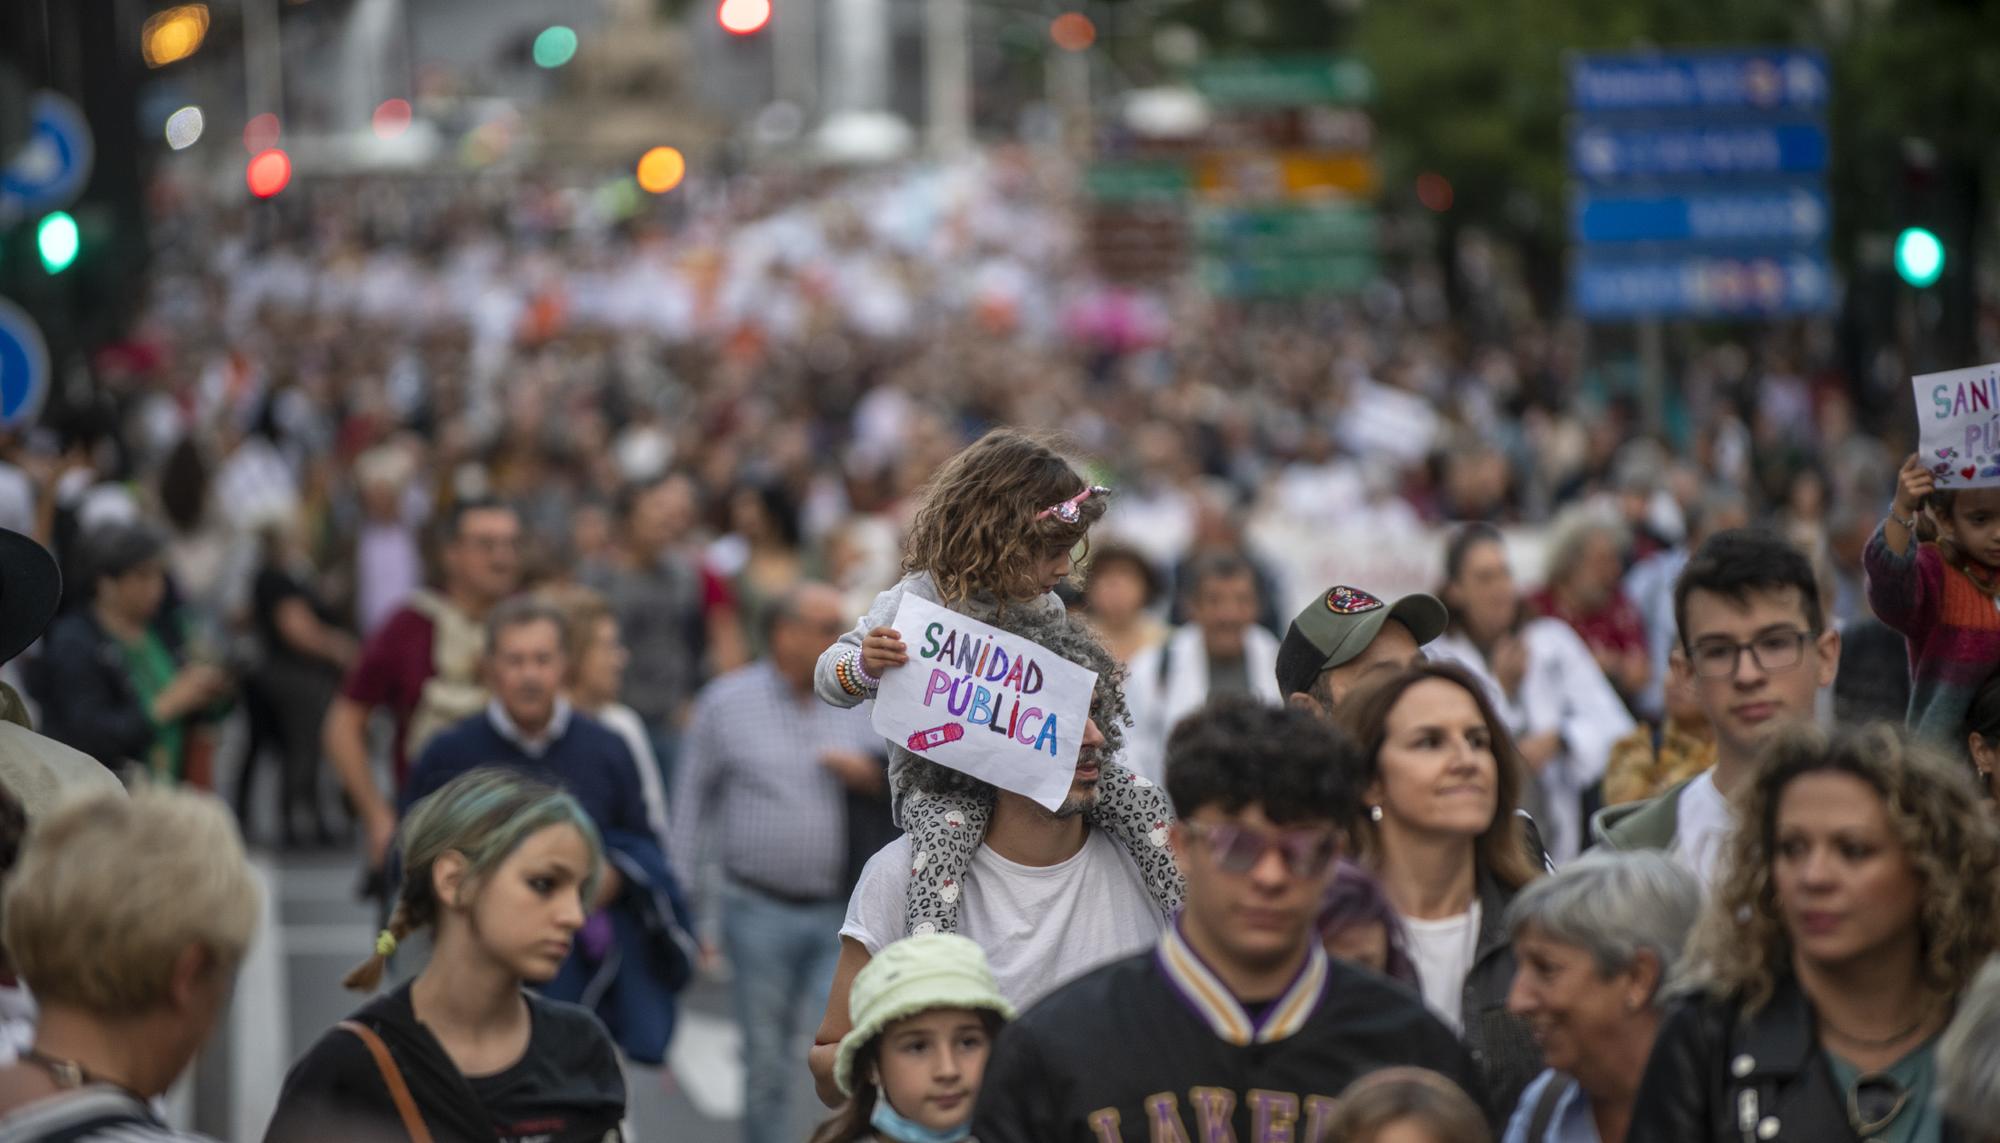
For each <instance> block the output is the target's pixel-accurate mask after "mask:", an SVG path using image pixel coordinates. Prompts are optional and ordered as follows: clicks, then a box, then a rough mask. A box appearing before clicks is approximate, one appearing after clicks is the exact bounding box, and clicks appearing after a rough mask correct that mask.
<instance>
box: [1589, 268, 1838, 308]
mask: <svg viewBox="0 0 2000 1143" xmlns="http://www.w3.org/2000/svg"><path fill="white" fill-rule="evenodd" d="M1570 281H1571V289H1572V291H1573V295H1574V297H1573V300H1574V302H1575V305H1576V309H1577V311H1578V312H1579V313H1581V314H1583V315H1584V316H1585V317H1589V318H1649V317H1765V316H1770V315H1776V314H1805V313H1822V312H1825V311H1826V310H1829V309H1832V308H1833V305H1834V302H1835V300H1836V299H1835V297H1834V279H1833V270H1832V267H1830V266H1829V265H1828V263H1827V260H1826V257H1825V255H1823V254H1820V253H1817V252H1813V253H1807V252H1800V253H1795V254H1779V255H1773V256H1771V257H1763V258H1730V257H1721V256H1716V255H1705V254H1693V255H1681V256H1673V257H1661V258H1614V257H1607V256H1603V255H1600V254H1596V253H1594V252H1593V253H1586V254H1585V255H1584V256H1583V257H1582V258H1580V259H1579V260H1578V262H1577V265H1576V267H1575V272H1574V273H1573V274H1572V275H1571V278H1570Z"/></svg>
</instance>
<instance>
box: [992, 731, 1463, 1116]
mask: <svg viewBox="0 0 2000 1143" xmlns="http://www.w3.org/2000/svg"><path fill="white" fill-rule="evenodd" d="M1361 770H1362V766H1361V759H1360V757H1359V756H1358V752H1357V751H1356V749H1355V748H1354V746H1353V745H1352V743H1350V742H1349V741H1348V740H1347V739H1346V737H1345V736H1344V735H1341V734H1339V733H1338V732H1336V731H1333V730H1330V729H1329V728H1328V727H1327V725H1326V724H1325V723H1324V722H1323V721H1321V720H1320V719H1318V718H1316V717H1314V716H1313V715H1311V714H1309V713H1307V712H1305V711H1302V710H1299V709H1296V708H1272V707H1265V706H1261V705H1256V704H1250V703H1245V702H1243V701H1241V700H1238V701H1234V702H1228V703H1222V704H1216V705H1211V706H1209V707H1207V708H1205V709H1203V710H1202V711H1200V712H1198V713H1196V714H1194V715H1192V716H1190V717H1189V718H1188V719H1187V720H1186V721H1184V722H1182V723H1181V724H1180V725H1179V726H1178V727H1176V728H1175V730H1174V733H1173V736H1172V737H1171V738H1170V739H1169V740H1168V743H1167V791H1168V793H1169V794H1170V795H1171V796H1172V798H1173V800H1174V804H1175V805H1176V806H1178V807H1179V808H1180V811H1181V814H1182V817H1181V821H1180V822H1179V823H1178V824H1177V825H1176V826H1175V827H1174V828H1173V835H1172V836H1173V846H1174V854H1175V859H1176V861H1177V863H1178V864H1179V866H1180V868H1181V872H1182V874H1183V875H1184V876H1185V877H1186V879H1187V903H1186V907H1185V909H1184V910H1183V911H1182V913H1181V916H1180V918H1179V920H1178V921H1177V922H1176V923H1175V925H1174V926H1173V927H1172V928H1171V929H1169V930H1168V931H1167V933H1166V934H1165V935H1164V936H1163V937H1162V938H1161V940H1160V943H1159V945H1158V946H1157V947H1155V948H1153V949H1150V950H1148V951H1146V952H1143V953H1140V954H1139V955H1137V956H1133V957H1130V958H1128V959H1125V960H1121V961H1117V962H1115V963H1113V964H1110V965H1107V966H1105V967H1103V968H1101V969H1098V970H1097V971H1096V972H1093V973H1090V974H1088V975H1085V976H1083V977H1081V978H1079V979H1078V980H1076V981H1074V982H1072V983H1071V984H1069V985H1067V986H1065V987H1064V988H1061V989H1058V990H1057V991H1056V992H1054V993H1052V994H1051V995H1049V996H1048V997H1047V998H1046V999H1044V1000H1043V1001H1042V1002H1041V1003H1040V1004H1037V1005H1036V1006H1035V1007H1034V1008H1033V1009H1032V1010H1030V1011H1029V1012H1028V1013H1027V1015H1025V1016H1024V1017H1022V1018H1021V1019H1020V1020H1019V1021H1018V1022H1017V1023H1016V1024H1014V1025H1012V1026H1011V1027H1009V1028H1008V1030H1007V1033H1006V1034H1005V1035H1004V1036H1002V1037H1001V1038H1000V1040H999V1042H998V1044H997V1045H996V1046H995V1048H994V1053H993V1056H992V1059H991V1061H990V1062H989V1063H988V1064H987V1066H986V1080H985V1084H984V1086H983V1088H982V1090H981V1094H980V1104H979V1111H978V1114H977V1115H976V1116H975V1118H974V1123H973V1135H974V1137H976V1138H978V1139H979V1140H981V1141H982V1143H1060V1141H1065V1140H1074V1141H1076V1143H1107V1141H1111V1140H1148V1139H1223V1138H1235V1139H1279V1138H1284V1139H1300V1140H1306V1139H1319V1138H1322V1137H1324V1135H1325V1132H1326V1131H1327V1129H1328V1126H1329V1123H1330V1121H1331V1116H1332V1113H1333V1110H1334V1100H1335V1097H1336V1096H1338V1095H1339V1094H1340V1093H1341V1091H1342V1090H1344V1089H1345V1088H1346V1087H1347V1085H1348V1083H1349V1082H1351V1081H1352V1080H1354V1079H1355V1078H1357V1077H1359V1076H1361V1075H1364V1074H1366V1073H1368V1072H1371V1071H1374V1070H1376V1069H1378V1068H1382V1067H1388V1066H1391V1065H1397V1064H1414V1065H1418V1066H1421V1067H1427V1068H1431V1069H1434V1070H1436V1071H1439V1072H1441V1073H1443V1074H1444V1075H1445V1076H1447V1077H1448V1078H1450V1079H1452V1080H1453V1081H1455V1082H1457V1083H1459V1084H1462V1085H1465V1086H1467V1087H1468V1088H1469V1089H1470V1090H1473V1091H1474V1092H1475V1094H1477V1091H1478V1089H1477V1084H1478V1080H1477V1079H1476V1078H1475V1075H1476V1073H1475V1071H1474V1068H1473V1065H1472V1060H1471V1057H1470V1056H1469V1055H1468V1054H1467V1053H1466V1050H1465V1048H1464V1047H1463V1046H1462V1045H1461V1044H1460V1043H1459V1042H1458V1039H1457V1038H1456V1037H1455V1036H1453V1035H1452V1033H1451V1031H1450V1030H1449V1029H1447V1028H1446V1027H1445V1026H1444V1025H1443V1024H1441V1023H1439V1022H1438V1020H1437V1019H1436V1018H1435V1017H1434V1016H1432V1015H1431V1014H1430V1012H1429V1011H1428V1010H1427V1009H1426V1008H1425V1007H1424V1006H1423V1003H1422V1001H1421V1000H1420V999H1419V998H1418V997H1417V996H1416V994H1415V993H1413V992H1410V991H1409V990H1407V989H1405V988H1403V987H1401V986H1399V985H1397V984H1394V983H1392V982H1391V981H1389V980H1388V979H1387V978H1384V977H1380V976H1376V975H1374V974H1372V973H1369V972H1367V971H1366V970H1364V969H1360V968H1355V967H1350V966H1347V965H1344V964H1342V963H1341V962H1339V961H1336V960H1333V959H1331V958H1329V957H1328V956H1327V955H1326V953H1325V952H1324V951H1323V950H1322V949H1321V948H1320V945H1319V942H1318V940H1317V939H1316V937H1315V932H1314V928H1313V918H1314V915H1315V913H1316V911H1317V909H1318V907H1319V902H1320V899H1321V896H1322V894H1323V893H1324V891H1325V889H1326V885H1327V882H1328V881H1329V880H1330V879H1331V877H1332V873H1333V862H1334V859H1335V858H1336V857H1338V856H1339V854H1340V851H1341V849H1342V837H1341V832H1340V829H1339V827H1338V825H1337V823H1339V822H1342V821H1348V820H1351V819H1352V817H1353V815H1354V813H1355V811H1356V809H1357V805H1356V800H1355V799H1356V791H1355V788H1354V776H1355V775H1357V774H1359V773H1360V772H1361Z"/></svg>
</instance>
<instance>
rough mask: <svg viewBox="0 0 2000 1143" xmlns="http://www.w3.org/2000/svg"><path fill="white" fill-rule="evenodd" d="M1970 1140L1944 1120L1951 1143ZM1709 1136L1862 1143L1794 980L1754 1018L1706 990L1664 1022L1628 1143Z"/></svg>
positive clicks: (1731, 1142) (1771, 1142)
mask: <svg viewBox="0 0 2000 1143" xmlns="http://www.w3.org/2000/svg"><path fill="white" fill-rule="evenodd" d="M1766 1132H1768V1133H1769V1134H1766ZM1961 1138H1962V1137H1961V1136H1960V1135H1959V1134H1958V1133H1957V1132H1955V1131H1954V1130H1953V1129H1952V1127H1951V1126H1950V1125H1948V1124H1947V1125H1946V1126H1945V1129H1944V1135H1943V1140H1944V1143H1954V1141H1955V1140H1960V1139H1961ZM1703 1141H1707V1143H1858V1139H1857V1137H1856V1135H1855V1133H1854V1128H1853V1127H1852V1126H1851V1125H1849V1123H1848V1121H1847V1102H1846V1097H1845V1096H1844V1095H1843V1094H1842V1093H1841V1091H1840V1089H1839V1086H1838V1084H1837V1083H1836V1082H1835V1080H1834V1078H1833V1069H1832V1067H1831V1066H1830V1065H1828V1063H1827V1060H1826V1053H1825V1052H1823V1051H1821V1050H1820V1046H1819V1032H1818V1029H1817V1027H1816V1023H1815V1020H1814V1017H1813V1010H1812V1003H1811V1002H1810V1001H1809V1000H1807V999H1806V994H1805V991H1804V990H1803V989H1801V988H1800V987H1799V985H1798V981H1796V980H1795V979H1793V978H1792V977H1790V976H1784V977H1780V978H1779V980H1778V984H1777V989H1776V991H1775V992H1774V993H1773V994H1772V996H1771V1002H1770V1003H1769V1004H1766V1005H1765V1006H1764V1007H1763V1008H1761V1009H1759V1010H1758V1011H1757V1012H1756V1013H1755V1014H1753V1015H1750V1016H1749V1017H1747V1018H1746V1017H1745V1016H1744V1014H1743V1002H1742V1000H1741V999H1739V998H1733V997H1732V998H1727V999H1724V998H1718V997H1714V996H1707V995H1698V996H1692V997H1688V998H1686V999H1683V1000H1681V1001H1680V1002H1679V1003H1677V1004H1676V1005H1675V1006H1674V1008H1673V1010H1672V1011H1670V1012H1669V1013H1668V1014H1667V1018H1666V1021H1665V1023H1663V1024H1662V1025H1661V1026H1660V1036H1659V1039H1657V1040H1655V1041H1654V1042H1653V1055H1652V1058H1651V1059H1649V1060H1648V1061H1647V1063H1646V1076H1645V1078H1644V1079H1643V1080H1641V1081H1640V1083H1639V1096H1638V1102H1637V1103H1635V1104H1634V1105H1633V1108H1632V1131H1631V1133H1630V1134H1629V1135H1627V1136H1626V1143H1703Z"/></svg>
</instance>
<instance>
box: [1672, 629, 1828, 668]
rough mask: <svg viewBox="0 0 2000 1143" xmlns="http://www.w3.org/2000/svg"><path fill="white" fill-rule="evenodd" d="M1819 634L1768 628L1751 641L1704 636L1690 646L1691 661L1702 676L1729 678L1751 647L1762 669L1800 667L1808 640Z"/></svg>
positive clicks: (1754, 659)
mask: <svg viewBox="0 0 2000 1143" xmlns="http://www.w3.org/2000/svg"><path fill="white" fill-rule="evenodd" d="M1818 637H1819V632H1817V631H1798V630H1782V631H1766V632H1764V633H1763V634H1762V635H1759V636H1757V637H1756V638H1755V639H1752V640H1750V641H1749V642H1748V643H1738V642H1735V641H1734V640H1730V639H1704V640H1702V641H1701V642H1699V643H1696V644H1695V645H1694V646H1693V647H1691V648H1689V649H1688V653H1687V656H1688V662H1689V663H1690V664H1691V665H1692V666H1693V667H1694V673H1695V674H1696V675H1697V676H1699V677H1701V678H1704V679H1726V678H1728V677H1730V676H1731V675H1734V674H1735V673H1736V665H1737V664H1738V663H1740V662H1742V661H1743V652H1745V651H1748V652H1750V661H1751V662H1753V663H1756V664H1757V669H1758V670H1760V671H1764V672H1766V673H1768V674H1776V673H1778V672H1779V671H1789V670H1791V669H1793V668H1794V667H1797V666H1798V665H1799V663H1800V662H1801V661H1803V660H1804V659H1805V656H1806V644H1807V643H1809V642H1811V641H1812V640H1814V639H1816V638H1818Z"/></svg>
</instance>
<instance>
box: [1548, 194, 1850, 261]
mask: <svg viewBox="0 0 2000 1143" xmlns="http://www.w3.org/2000/svg"><path fill="white" fill-rule="evenodd" d="M1831 224H1832V207H1831V206H1830V205H1829V204H1828V202H1827V196H1826V192H1825V191H1824V190H1822V189H1820V187H1819V186H1818V185H1816V184H1800V185H1796V186H1780V187H1763V188H1754V189H1744V190H1733V189H1726V188H1725V189H1701V190H1690V191H1687V192H1685V193H1678V194H1666V193H1660V192H1653V191H1606V190H1589V191H1579V192H1578V193H1577V194H1576V196H1575V198H1574V200H1573V201H1572V202H1571V203H1570V236H1571V237H1572V238H1574V239H1575V240H1576V241H1578V242H1586V243H1596V242H1694V243H1702V242H1708V243H1741V244H1745V245H1759V244H1762V245H1785V246H1810V245H1814V244H1816V243H1819V242H1821V241H1823V240H1824V239H1825V238H1826V236H1827V231H1828V230H1829V229H1830V227H1831Z"/></svg>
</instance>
